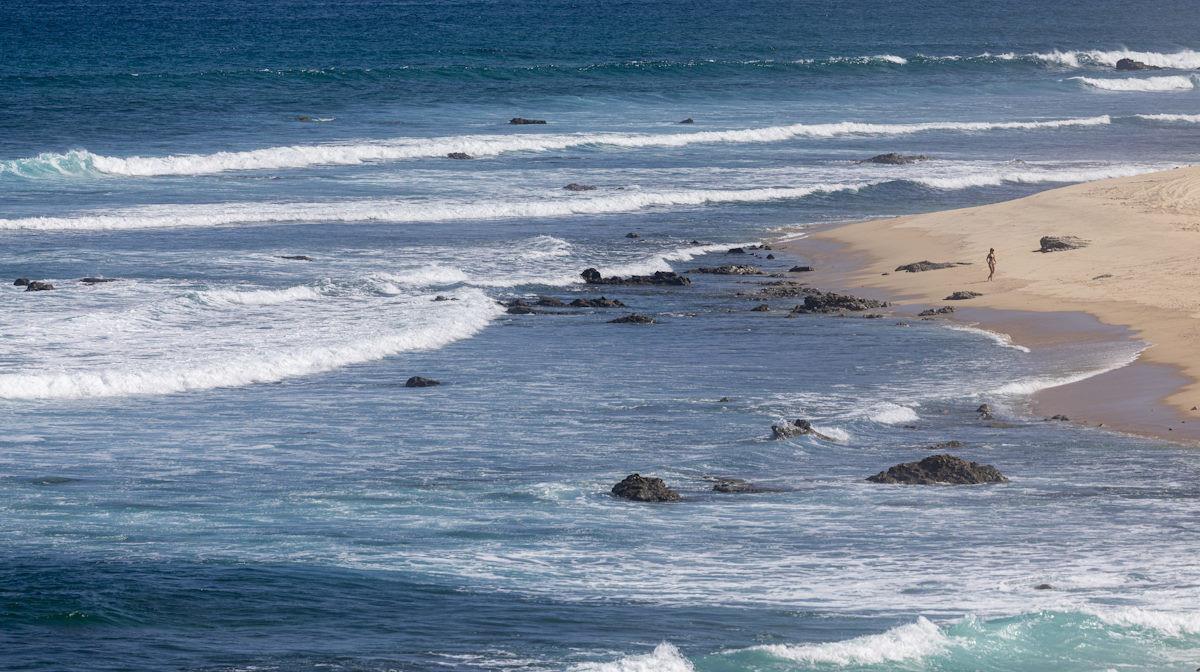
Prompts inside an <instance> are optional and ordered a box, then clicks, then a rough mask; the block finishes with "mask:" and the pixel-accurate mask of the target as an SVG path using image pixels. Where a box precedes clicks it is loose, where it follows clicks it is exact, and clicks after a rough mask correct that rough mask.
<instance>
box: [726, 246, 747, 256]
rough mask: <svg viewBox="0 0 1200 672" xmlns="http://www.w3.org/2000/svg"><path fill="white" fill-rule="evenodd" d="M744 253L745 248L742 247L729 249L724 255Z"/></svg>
mask: <svg viewBox="0 0 1200 672" xmlns="http://www.w3.org/2000/svg"><path fill="white" fill-rule="evenodd" d="M745 253H746V248H744V247H731V248H729V249H728V250H727V251H726V252H725V254H745Z"/></svg>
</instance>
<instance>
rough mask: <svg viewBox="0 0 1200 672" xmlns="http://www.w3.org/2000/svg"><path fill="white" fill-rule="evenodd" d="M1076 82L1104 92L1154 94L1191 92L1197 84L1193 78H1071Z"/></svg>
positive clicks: (1179, 76)
mask: <svg viewBox="0 0 1200 672" xmlns="http://www.w3.org/2000/svg"><path fill="white" fill-rule="evenodd" d="M1070 79H1072V80H1074V81H1078V82H1081V83H1083V84H1085V85H1086V86H1090V87H1092V88H1094V89H1100V90H1102V91H1121V92H1138V93H1154V92H1167V91H1191V90H1192V89H1194V88H1196V82H1195V81H1194V80H1193V79H1192V78H1191V77H1185V76H1183V75H1176V76H1171V77H1125V78H1115V79H1114V78H1107V79H1098V78H1096V77H1071V78H1070Z"/></svg>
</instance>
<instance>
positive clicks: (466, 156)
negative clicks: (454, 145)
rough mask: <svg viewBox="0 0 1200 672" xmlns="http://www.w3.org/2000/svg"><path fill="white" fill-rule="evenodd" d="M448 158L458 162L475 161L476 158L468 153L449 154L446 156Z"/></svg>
mask: <svg viewBox="0 0 1200 672" xmlns="http://www.w3.org/2000/svg"><path fill="white" fill-rule="evenodd" d="M446 158H447V159H455V160H457V161H466V160H467V159H473V158H475V157H473V156H471V155H470V154H467V153H466V152H450V153H449V154H447V155H446Z"/></svg>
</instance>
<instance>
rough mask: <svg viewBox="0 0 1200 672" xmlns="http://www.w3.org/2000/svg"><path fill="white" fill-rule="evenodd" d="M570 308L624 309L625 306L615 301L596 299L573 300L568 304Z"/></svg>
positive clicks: (602, 298)
mask: <svg viewBox="0 0 1200 672" xmlns="http://www.w3.org/2000/svg"><path fill="white" fill-rule="evenodd" d="M570 306H571V307H572V308H624V307H625V304H623V303H621V302H620V301H618V300H617V299H609V298H605V297H603V296H602V297H600V298H598V299H575V300H574V301H572V302H571V303H570Z"/></svg>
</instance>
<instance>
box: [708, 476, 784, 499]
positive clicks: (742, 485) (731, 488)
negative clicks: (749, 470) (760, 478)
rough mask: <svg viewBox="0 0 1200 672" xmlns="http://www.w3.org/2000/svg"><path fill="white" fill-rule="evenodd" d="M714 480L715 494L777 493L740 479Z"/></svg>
mask: <svg viewBox="0 0 1200 672" xmlns="http://www.w3.org/2000/svg"><path fill="white" fill-rule="evenodd" d="M712 480H713V487H712V489H713V492H719V493H721V494H724V495H752V494H757V493H761V492H775V490H773V489H771V488H764V487H762V486H758V485H755V484H753V483H750V482H749V481H744V480H742V479H740V478H717V479H712Z"/></svg>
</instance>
